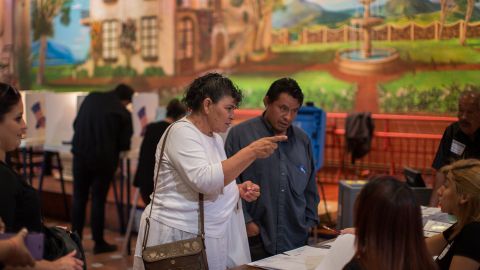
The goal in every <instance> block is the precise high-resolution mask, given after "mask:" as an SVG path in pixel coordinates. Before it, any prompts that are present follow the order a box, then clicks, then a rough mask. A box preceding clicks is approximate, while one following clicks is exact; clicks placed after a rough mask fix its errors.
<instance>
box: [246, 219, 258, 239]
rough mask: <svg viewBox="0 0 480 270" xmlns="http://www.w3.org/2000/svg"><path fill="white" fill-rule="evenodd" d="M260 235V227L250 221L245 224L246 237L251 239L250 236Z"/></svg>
mask: <svg viewBox="0 0 480 270" xmlns="http://www.w3.org/2000/svg"><path fill="white" fill-rule="evenodd" d="M259 234H260V227H258V225H257V224H256V223H255V222H253V221H251V222H249V223H247V236H248V237H252V236H257V235H259Z"/></svg>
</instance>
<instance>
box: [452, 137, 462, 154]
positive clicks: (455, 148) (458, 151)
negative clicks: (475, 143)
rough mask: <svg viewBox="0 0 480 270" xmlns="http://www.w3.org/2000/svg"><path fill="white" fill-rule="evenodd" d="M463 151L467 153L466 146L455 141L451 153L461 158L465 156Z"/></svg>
mask: <svg viewBox="0 0 480 270" xmlns="http://www.w3.org/2000/svg"><path fill="white" fill-rule="evenodd" d="M463 151H465V144H463V143H461V142H459V141H457V140H453V141H452V145H451V146H450V152H452V153H454V154H456V155H458V156H461V155H462V154H463Z"/></svg>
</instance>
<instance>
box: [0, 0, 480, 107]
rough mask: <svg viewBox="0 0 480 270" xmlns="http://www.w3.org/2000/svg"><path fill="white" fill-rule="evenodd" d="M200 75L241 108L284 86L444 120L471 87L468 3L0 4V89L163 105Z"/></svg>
mask: <svg viewBox="0 0 480 270" xmlns="http://www.w3.org/2000/svg"><path fill="white" fill-rule="evenodd" d="M206 71H219V72H223V73H225V74H227V75H228V76H230V77H231V78H232V79H233V80H234V81H235V83H236V84H238V85H239V86H240V87H241V88H242V89H243V90H244V92H245V94H246V95H245V97H246V98H245V101H244V103H243V104H242V107H244V108H259V107H262V103H261V102H262V101H261V100H262V97H263V94H264V93H265V91H266V89H267V88H268V86H269V84H270V83H271V82H272V81H273V80H274V79H276V78H278V77H281V76H291V77H293V78H295V79H297V81H298V82H299V83H300V85H301V87H302V88H303V90H304V92H305V93H306V100H308V101H313V102H314V103H315V104H316V105H317V106H320V107H322V108H324V109H325V110H327V111H353V110H357V111H366V110H368V111H372V112H386V113H410V114H412V113H413V114H415V113H422V114H425V113H426V114H452V113H454V112H455V111H456V101H457V97H458V94H459V92H460V91H462V90H463V89H464V88H465V87H470V86H475V85H480V82H479V81H478V78H480V1H476V0H377V1H373V0H372V1H365V0H363V1H359V0H142V1H140V0H138V1H130V0H56V1H49V0H43V1H40V0H18V1H15V0H0V79H1V80H3V81H10V82H12V83H15V84H18V85H19V86H20V87H21V88H22V89H51V90H55V91H77V90H81V91H91V90H103V89H109V88H111V87H112V86H113V85H115V84H116V83H118V82H126V83H129V84H132V85H133V86H134V87H135V88H136V89H138V91H158V92H159V94H160V97H161V98H160V100H161V103H165V102H167V101H168V99H169V98H170V97H174V96H179V95H181V94H182V92H183V89H184V87H185V86H186V85H187V84H188V83H189V82H190V81H191V80H192V79H193V78H195V77H196V76H198V75H199V74H201V73H203V72H206Z"/></svg>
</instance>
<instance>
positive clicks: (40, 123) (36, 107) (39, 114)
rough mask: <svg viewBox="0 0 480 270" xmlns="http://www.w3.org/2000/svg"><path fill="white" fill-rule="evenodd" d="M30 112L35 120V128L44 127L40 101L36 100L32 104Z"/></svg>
mask: <svg viewBox="0 0 480 270" xmlns="http://www.w3.org/2000/svg"><path fill="white" fill-rule="evenodd" d="M32 112H33V114H34V115H35V120H36V121H37V123H36V124H35V129H39V128H44V127H45V120H46V119H45V116H44V115H43V112H42V106H41V105H40V101H37V102H35V103H34V104H33V105H32Z"/></svg>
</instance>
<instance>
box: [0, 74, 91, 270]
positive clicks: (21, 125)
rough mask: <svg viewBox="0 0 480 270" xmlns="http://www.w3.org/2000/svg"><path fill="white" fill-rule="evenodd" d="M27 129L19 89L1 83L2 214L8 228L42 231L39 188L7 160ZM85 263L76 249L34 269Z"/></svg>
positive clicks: (76, 267)
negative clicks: (30, 182)
mask: <svg viewBox="0 0 480 270" xmlns="http://www.w3.org/2000/svg"><path fill="white" fill-rule="evenodd" d="M25 131H26V125H25V121H24V120H23V103H22V99H21V96H20V92H19V91H18V90H17V89H16V88H15V87H13V86H11V85H8V84H5V83H0V217H1V218H2V220H3V221H4V222H5V232H18V231H19V230H21V229H22V228H27V229H28V230H29V231H32V232H42V217H41V213H40V203H39V202H40V200H39V198H38V194H37V191H36V190H35V189H34V188H33V187H32V186H30V185H29V184H28V183H27V182H26V181H25V179H22V178H21V177H20V176H19V175H18V174H17V173H16V172H15V171H13V170H12V168H10V167H9V166H8V165H7V164H6V163H5V159H6V153H7V152H9V151H13V150H15V149H16V148H17V147H18V146H19V145H20V141H21V139H22V137H23V136H24V135H25ZM82 266H83V262H82V261H81V260H79V259H77V258H75V251H73V252H71V253H70V254H68V255H65V256H63V257H61V258H59V259H57V260H55V261H47V260H40V261H37V262H36V263H35V269H52V270H53V269H54V270H59V269H61V270H70V269H72V270H81V269H82Z"/></svg>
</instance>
